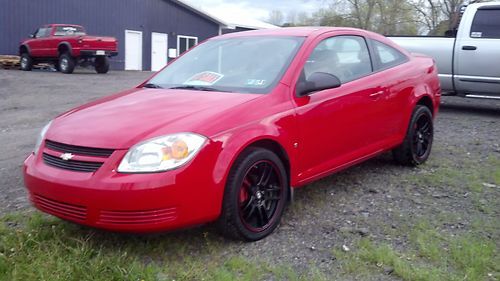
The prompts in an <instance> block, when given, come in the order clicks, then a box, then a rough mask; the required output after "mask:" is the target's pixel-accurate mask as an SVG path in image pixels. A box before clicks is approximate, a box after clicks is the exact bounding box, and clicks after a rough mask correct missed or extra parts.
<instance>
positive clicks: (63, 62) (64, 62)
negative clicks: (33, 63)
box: [59, 53, 75, 74]
mask: <svg viewBox="0 0 500 281" xmlns="http://www.w3.org/2000/svg"><path fill="white" fill-rule="evenodd" d="M59 70H60V71H61V72H62V73H66V74H71V73H73V70H75V60H74V59H73V58H72V57H71V56H70V55H69V54H68V53H64V54H62V55H61V56H59Z"/></svg>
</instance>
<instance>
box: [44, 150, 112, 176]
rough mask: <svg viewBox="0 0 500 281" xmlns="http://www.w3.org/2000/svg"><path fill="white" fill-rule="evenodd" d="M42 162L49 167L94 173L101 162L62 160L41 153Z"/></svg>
mask: <svg viewBox="0 0 500 281" xmlns="http://www.w3.org/2000/svg"><path fill="white" fill-rule="evenodd" d="M43 162H44V163H45V164H47V165H49V166H52V167H57V168H60V169H64V170H70V171H75V172H86V173H88V172H95V171H97V169H99V168H100V167H101V166H102V164H103V162H87V161H78V160H63V159H61V158H59V157H56V156H52V155H50V154H47V153H43Z"/></svg>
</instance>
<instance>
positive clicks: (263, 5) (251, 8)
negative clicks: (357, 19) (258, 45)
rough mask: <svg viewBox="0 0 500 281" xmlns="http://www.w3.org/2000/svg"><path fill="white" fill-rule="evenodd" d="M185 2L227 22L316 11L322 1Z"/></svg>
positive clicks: (218, 0) (201, 0)
mask: <svg viewBox="0 0 500 281" xmlns="http://www.w3.org/2000/svg"><path fill="white" fill-rule="evenodd" d="M184 1H185V2H187V3H189V4H191V5H193V6H195V7H197V8H201V9H203V10H205V11H207V12H208V13H210V14H213V15H214V16H216V17H219V18H221V19H223V20H224V19H226V20H228V19H229V20H232V19H238V18H254V19H259V20H267V18H268V17H269V12H270V11H272V10H280V11H282V12H283V13H284V14H285V17H286V14H287V13H288V12H290V11H295V12H296V13H300V12H307V13H312V12H314V11H316V10H317V9H318V8H319V7H320V6H321V4H322V2H323V1H322V0H184Z"/></svg>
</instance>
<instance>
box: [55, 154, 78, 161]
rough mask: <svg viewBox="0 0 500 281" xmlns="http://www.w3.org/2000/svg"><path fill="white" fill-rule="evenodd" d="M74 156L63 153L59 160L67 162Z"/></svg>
mask: <svg viewBox="0 0 500 281" xmlns="http://www.w3.org/2000/svg"><path fill="white" fill-rule="evenodd" d="M74 156H75V155H73V154H71V153H63V154H61V155H60V156H59V158H61V159H62V160H64V161H68V160H71V158H73V157H74Z"/></svg>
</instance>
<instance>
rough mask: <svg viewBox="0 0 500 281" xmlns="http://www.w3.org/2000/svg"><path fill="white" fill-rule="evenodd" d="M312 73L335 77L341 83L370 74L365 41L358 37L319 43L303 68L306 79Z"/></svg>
mask: <svg viewBox="0 0 500 281" xmlns="http://www.w3.org/2000/svg"><path fill="white" fill-rule="evenodd" d="M314 72H325V73H330V74H333V75H335V76H337V77H338V78H339V79H340V81H341V82H342V83H345V82H349V81H352V80H355V79H357V78H360V77H362V76H365V75H366V74H369V73H370V72H372V64H371V59H370V54H369V52H368V47H367V45H366V42H365V39H364V38H363V37H360V36H336V37H331V38H328V39H325V40H323V41H321V42H320V43H319V44H318V45H317V46H316V48H315V49H314V51H313V52H312V53H311V55H310V57H309V58H308V60H307V62H306V65H305V66H304V75H305V78H306V79H307V78H308V77H309V76H310V75H311V74H313V73H314Z"/></svg>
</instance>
